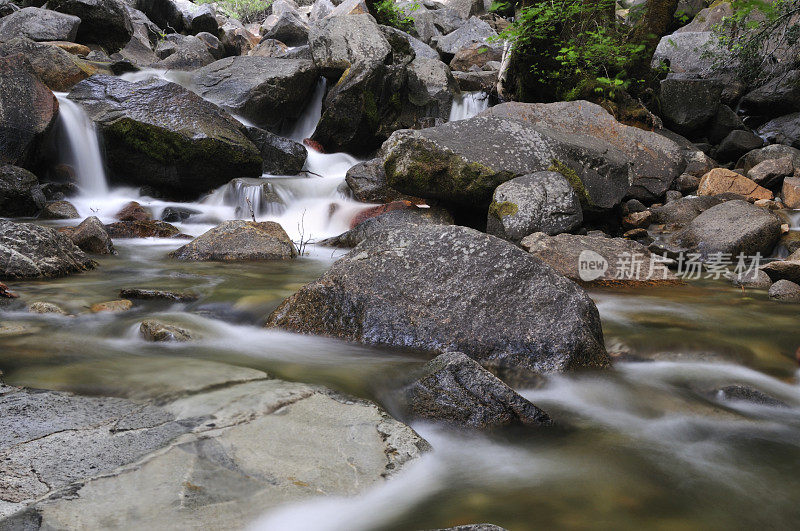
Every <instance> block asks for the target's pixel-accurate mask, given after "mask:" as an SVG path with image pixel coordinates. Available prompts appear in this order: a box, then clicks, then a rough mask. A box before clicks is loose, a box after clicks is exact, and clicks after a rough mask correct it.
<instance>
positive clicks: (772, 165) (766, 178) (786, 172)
mask: <svg viewBox="0 0 800 531" xmlns="http://www.w3.org/2000/svg"><path fill="white" fill-rule="evenodd" d="M793 174H794V164H793V163H792V157H791V156H786V157H782V158H779V159H768V160H765V161H763V162H759V163H758V164H756V165H755V166H753V167H752V168H750V171H748V172H747V177H748V179H752V180H753V182H755V183H756V184H759V185H761V186H764V187H765V188H772V187H773V186H777V185H779V184H780V182H781V180H782V179H783V178H784V177H791V176H792V175H793Z"/></svg>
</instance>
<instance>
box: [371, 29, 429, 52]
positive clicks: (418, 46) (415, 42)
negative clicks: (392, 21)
mask: <svg viewBox="0 0 800 531" xmlns="http://www.w3.org/2000/svg"><path fill="white" fill-rule="evenodd" d="M380 28H381V31H382V32H383V35H384V36H385V37H386V38H387V39H388V40H389V41H392V40H393V39H396V38H400V39H403V40H404V41H406V42H407V43H408V44H409V45H410V46H411V49H412V50H413V51H414V56H415V57H416V58H423V59H436V60H439V52H437V51H436V50H434V49H433V48H431V47H430V46H428V45H427V44H425V43H424V42H422V41H421V40H419V39H418V38H416V37H414V36H413V35H409V34H408V33H406V32H405V31H402V30H399V29H397V28H394V27H392V26H381V27H380Z"/></svg>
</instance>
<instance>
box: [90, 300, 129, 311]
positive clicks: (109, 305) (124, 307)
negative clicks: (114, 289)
mask: <svg viewBox="0 0 800 531" xmlns="http://www.w3.org/2000/svg"><path fill="white" fill-rule="evenodd" d="M132 307H133V303H132V302H131V301H129V300H128V299H119V300H115V301H106V302H98V303H97V304H92V306H91V308H90V310H91V312H92V313H122V312H127V311H128V310H130V309H131V308H132Z"/></svg>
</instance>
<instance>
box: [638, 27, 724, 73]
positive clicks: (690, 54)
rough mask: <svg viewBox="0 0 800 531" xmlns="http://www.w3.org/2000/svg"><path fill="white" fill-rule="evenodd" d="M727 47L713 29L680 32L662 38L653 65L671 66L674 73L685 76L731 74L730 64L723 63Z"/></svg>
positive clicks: (670, 68)
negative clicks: (724, 64) (721, 59)
mask: <svg viewBox="0 0 800 531" xmlns="http://www.w3.org/2000/svg"><path fill="white" fill-rule="evenodd" d="M724 54H725V50H724V49H723V48H722V47H721V46H720V45H719V37H718V36H716V35H715V34H714V33H713V32H712V31H678V32H675V33H673V34H672V35H666V36H664V37H662V38H661V40H660V41H659V42H658V46H656V50H655V53H654V54H653V61H652V66H653V68H659V67H660V66H662V65H665V66H668V67H669V71H670V73H672V74H677V75H678V76H680V77H684V78H703V79H710V78H716V77H719V76H721V75H724V76H728V77H731V76H732V75H733V71H732V69H731V68H730V67H728V68H726V67H725V66H721V64H720V61H719V57H720V56H721V55H724Z"/></svg>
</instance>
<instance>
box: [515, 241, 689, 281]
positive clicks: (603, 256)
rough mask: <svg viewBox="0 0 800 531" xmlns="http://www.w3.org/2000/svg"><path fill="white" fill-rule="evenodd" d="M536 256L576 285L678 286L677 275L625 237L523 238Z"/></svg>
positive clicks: (525, 245) (646, 250)
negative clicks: (675, 284)
mask: <svg viewBox="0 0 800 531" xmlns="http://www.w3.org/2000/svg"><path fill="white" fill-rule="evenodd" d="M520 245H521V246H522V248H523V249H525V250H526V251H528V252H529V253H531V254H532V255H533V256H535V257H536V258H538V259H539V260H541V261H542V262H544V263H545V264H547V265H549V266H550V267H552V268H553V269H555V270H556V271H557V272H559V273H560V274H562V275H564V276H566V277H567V278H569V279H572V280H575V281H576V282H580V283H585V284H597V285H624V286H644V285H652V284H674V283H676V282H677V278H676V277H675V275H674V274H673V273H672V272H671V271H669V269H667V267H666V265H665V264H664V262H663V261H660V260H659V258H658V257H656V256H653V255H652V254H651V253H650V251H649V250H648V249H647V247H645V246H643V245H642V244H640V243H638V242H635V241H632V240H626V239H623V238H606V237H603V236H594V235H585V236H580V235H575V234H558V235H557V236H548V235H547V234H544V233H542V232H537V233H534V234H531V235H530V236H527V237H525V238H523V239H522V241H521V242H520Z"/></svg>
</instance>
